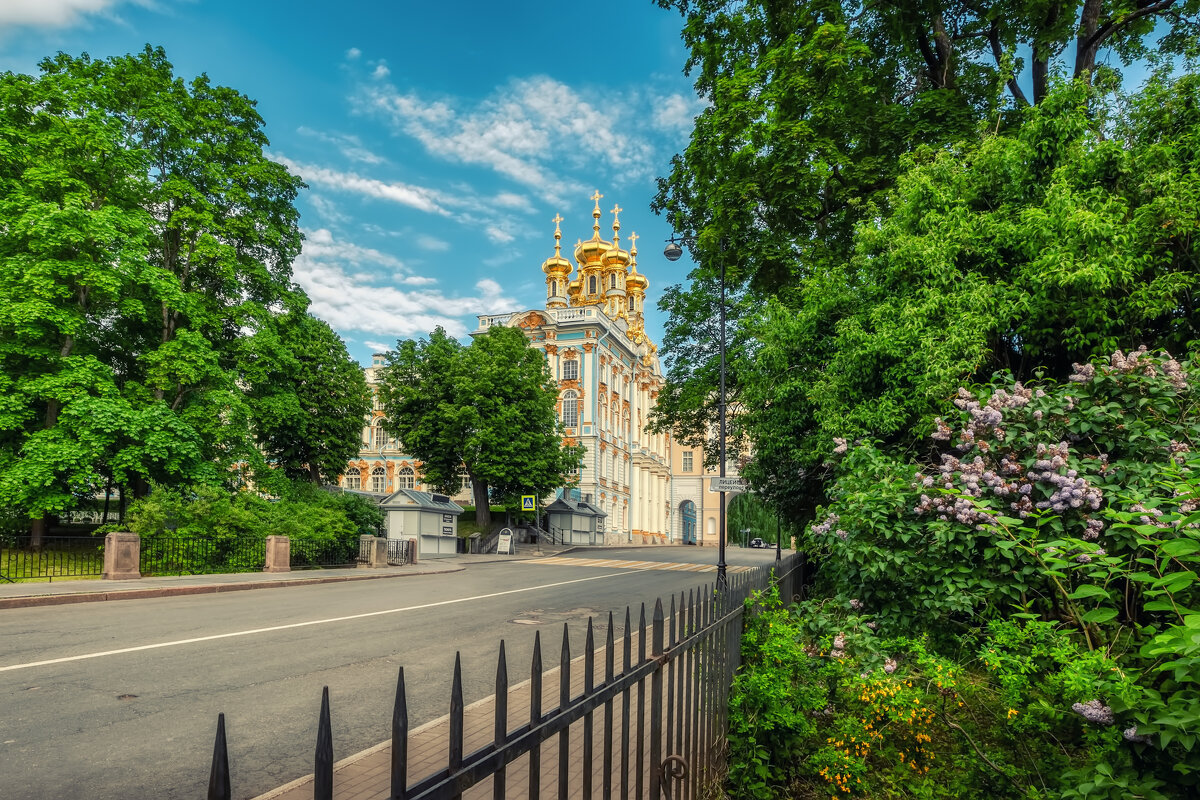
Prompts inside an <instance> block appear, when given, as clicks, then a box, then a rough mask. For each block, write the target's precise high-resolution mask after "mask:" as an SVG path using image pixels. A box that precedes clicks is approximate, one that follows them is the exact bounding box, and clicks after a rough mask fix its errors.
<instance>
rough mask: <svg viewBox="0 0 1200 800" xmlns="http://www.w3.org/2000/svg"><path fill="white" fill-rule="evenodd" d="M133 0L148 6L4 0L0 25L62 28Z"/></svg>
mask: <svg viewBox="0 0 1200 800" xmlns="http://www.w3.org/2000/svg"><path fill="white" fill-rule="evenodd" d="M128 2H133V3H134V4H136V5H140V6H148V5H149V2H147V0H3V2H0V25H36V26H40V27H46V28H62V27H67V26H69V25H74V24H75V23H76V22H78V21H79V20H80V18H81V17H85V16H88V15H92V14H98V13H100V12H103V11H106V10H108V9H110V8H115V7H116V6H118V5H123V4H127V3H128Z"/></svg>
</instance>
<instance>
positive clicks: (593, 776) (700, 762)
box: [208, 556, 800, 800]
mask: <svg viewBox="0 0 1200 800" xmlns="http://www.w3.org/2000/svg"><path fill="white" fill-rule="evenodd" d="M799 563H800V562H799V561H798V557H797V556H790V557H789V558H787V559H784V560H783V561H782V562H776V566H777V568H778V573H777V576H773V575H772V574H771V572H768V570H767V568H765V567H760V568H757V569H754V570H751V571H749V572H744V573H737V574H734V575H731V576H729V588H728V589H727V590H725V591H724V592H722V593H719V594H718V593H715V592H714V591H713V590H712V589H711V588H710V587H709V586H703V587H700V588H699V589H698V590H694V591H692V592H688V593H687V595H686V597H685V596H684V594H683V593H680V595H679V597H678V601H677V600H676V597H675V596H674V595H672V597H671V600H670V604H669V608H664V606H663V603H662V601H661V600H659V601H658V602H657V603H656V604H655V606H654V610H653V613H652V616H651V625H650V631H649V635H647V630H646V607H645V606H644V605H643V606H642V608H641V612H640V614H639V616H638V624H637V627H636V629H635V628H634V627H633V624H632V615H631V609H629V608H628V607H627V608H626V609H625V624H624V629H623V630H624V636H622V637H621V638H620V639H616V638H615V632H614V631H615V627H614V624H613V616H612V613H611V612H610V613H609V615H608V627H607V634H606V637H605V642H604V645H603V647H602V648H601V649H599V650H597V649H596V648H595V642H594V633H593V625H592V621H591V619H589V620H588V627H587V634H586V638H585V641H584V647H583V654H582V657H581V658H582V661H583V664H582V675H580V676H579V678H580V679H579V680H573V672H572V670H573V669H574V668H575V667H576V666H578V663H577V662H578V661H579V660H580V659H579V658H576V659H572V657H571V652H572V651H571V643H570V637H569V634H568V630H567V627H566V625H564V626H563V639H562V649H561V654H560V657H559V665H558V671H559V676H558V684H559V685H558V703H557V706H556V707H555V708H554V709H553V710H550V711H547V712H543V710H542V706H543V701H544V700H546V699H547V696H548V697H549V699H550V701H551V702H553V696H552V695H553V686H552V685H547V686H546V687H545V689H546V690H548V691H546V692H544V691H543V679H544V676H543V672H542V647H541V636H540V633H539V634H535V636H534V642H533V658H532V663H531V666H530V679H529V682H528V684H527V687H514V688H513V690H512V691H511V692H510V687H509V679H508V666H507V662H506V660H505V649H504V642H503V641H501V642H500V651H499V656H498V660H497V665H496V693H495V695H494V696H493V697H492V698H490V701H491V705H492V706H493V708H494V711H493V713H492V714H490V715H489V716H490V717H491V718H492V719H493V720H494V726H493V727H494V730H493V734H492V738H491V741H490V742H488V743H486V744H483V746H479V747H477V748H476V749H475V750H474V751H473V752H472V751H467V750H466V749H465V738H464V737H465V734H464V731H466V730H467V729H468V728H467V726H466V724H465V721H464V697H463V686H462V666H461V659H460V657H459V655H458V654H456V655H455V657H454V676H453V682H452V684H451V690H450V715H449V718H448V741H447V744H446V762H445V764H446V765H445V767H444V768H442V769H439V770H436V771H434V772H433V773H432V774H428V775H424V776H420V777H418V778H417V779H416V780H415V781H410V780H409V775H408V767H409V763H408V755H409V749H408V748H409V744H410V741H409V735H410V727H411V726H410V725H409V720H408V697H407V690H406V687H405V682H404V668H403V667H401V668H400V674H399V678H398V680H397V685H396V696H395V703H394V706H393V710H392V732H391V754H390V755H391V775H390V777H391V794H390V797H391V798H393V799H394V800H417V799H418V798H419V800H432V798H458V797H462V796H463V793H464V792H467V791H468V790H470V789H471V788H472V787H478V789H476V790H475V791H472V792H470V796H485V795H484V792H485V791H486V790H487V788H488V787H487V784H488V783H490V784H491V791H490V792H487V794H490V795H491V796H493V797H495V798H504V797H507V796H509V795H510V794H512V795H514V796H515V795H517V794H523V795H527V796H529V797H530V798H538V797H539V796H540V795H541V793H542V792H543V791H545V792H546V794H547V796H549V795H551V794H553V793H554V790H555V789H556V790H557V795H558V796H559V797H567V796H570V795H572V794H573V792H574V791H575V790H576V787H578V790H579V791H580V792H581V794H582V796H583V797H585V798H590V797H592V796H593V793H594V790H596V789H598V792H599V794H600V796H602V797H604V798H611V797H613V796H614V795H615V796H616V797H621V798H628V797H637V798H649V800H659V799H660V798H662V797H663V796H664V795H665V796H666V797H667V798H668V800H669V799H670V798H680V797H687V798H695V797H701V796H704V793H705V792H706V791H707V790H708V789H710V788H711V787H712V785H713V784H715V783H716V782H718V781H719V780H720V779H721V776H722V774H723V771H724V767H725V764H724V752H725V747H724V745H725V735H726V729H727V717H726V714H727V703H726V701H727V699H728V695H729V689H730V686H731V683H732V680H733V675H734V673H735V672H736V671H737V668H738V666H739V665H740V664H741V634H742V618H743V614H744V613H745V611H744V608H745V601H746V599H748V598H749V596H750V594H751V592H753V591H755V590H758V589H763V588H766V587H767V585H768V584H769V583H771V582H776V583H778V584H779V585H780V589H781V593H782V594H783V596H784V597H787V598H790V597H791V596H792V594H793V592H794V591H795V590H796V589H797V588H798V587H797V586H796V584H795V579H796V568H797V566H798V565H799ZM618 642H620V656H619V662H620V666H619V670H620V671H619V672H618ZM647 650H649V652H648V653H647ZM635 653H636V655H635ZM597 656H599V661H600V662H602V664H601V663H598V660H597ZM576 674H577V673H576ZM510 703H516V704H518V705H520V704H521V703H524V704H525V705H526V706H527V708H526V709H521V708H518V709H517V710H518V711H527V715H528V717H527V718H528V722H525V723H523V724H518V725H517V727H515V728H514V727H512V726H511V724H510V718H509V708H510ZM479 706H480V704H474V705H473V706H472V709H473V710H474V709H475V708H477V707H479ZM330 715H331V711H330V706H329V688H328V687H325V689H324V691H323V692H322V696H321V712H320V718H319V721H318V725H317V749H316V757H315V760H314V774H313V793H314V798H315V799H316V800H331V798H332V797H333V790H334V785H333V784H334V769H333V765H334V754H333V734H332V726H331V724H330ZM423 727H427V726H423ZM573 740H574V741H576V742H579V743H580V744H581V748H580V750H581V752H579V753H574V751H573V748H572V741H573ZM544 745H545V746H546V748H547V753H546V755H548V756H549V758H548V760H553V761H556V762H557V768H556V769H552V770H550V771H547V772H546V773H545V774H543V770H542V755H543V752H542V750H543V746H544ZM597 749H599V751H600V755H599V757H597ZM518 760H520V762H521V763H514V762H518ZM510 767H511V768H510ZM489 778H490V779H491V780H490V781H489V780H488V779H489ZM208 796H209V798H210V800H225V799H226V798H231V797H232V796H233V795H232V791H231V780H230V775H229V755H228V744H227V740H226V735H225V715H224V714H221V715H219V716H218V718H217V736H216V742H215V744H214V748H213V761H212V771H211V773H210V781H209V793H208Z"/></svg>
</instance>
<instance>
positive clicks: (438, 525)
mask: <svg viewBox="0 0 1200 800" xmlns="http://www.w3.org/2000/svg"><path fill="white" fill-rule="evenodd" d="M379 507H380V508H381V509H382V510H383V513H384V515H385V518H386V519H385V521H384V527H385V529H386V530H387V538H389V539H416V540H417V553H418V558H419V559H426V558H447V557H450V556H453V555H455V553H457V552H458V515H459V514H461V513H462V506H460V505H459V504H458V503H455V502H454V501H453V500H451V499H450V498H449V497H447V496H446V495H444V494H432V493H430V492H421V491H417V490H416V489H400V490H399V491H396V492H393V493H392V494H390V495H388V496H387V497H385V498H384V499H383V501H382V502H380V504H379Z"/></svg>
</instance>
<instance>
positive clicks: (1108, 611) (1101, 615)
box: [1083, 608, 1117, 623]
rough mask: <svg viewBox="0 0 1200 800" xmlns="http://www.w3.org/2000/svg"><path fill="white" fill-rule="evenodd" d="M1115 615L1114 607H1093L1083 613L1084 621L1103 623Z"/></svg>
mask: <svg viewBox="0 0 1200 800" xmlns="http://www.w3.org/2000/svg"><path fill="white" fill-rule="evenodd" d="M1116 616H1117V610H1116V609H1115V608H1093V609H1092V610H1091V611H1089V612H1087V613H1086V614H1084V615H1083V621H1084V622H1096V623H1103V622H1108V621H1109V620H1111V619H1113V618H1115V617H1116Z"/></svg>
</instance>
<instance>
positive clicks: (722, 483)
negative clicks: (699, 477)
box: [708, 478, 750, 492]
mask: <svg viewBox="0 0 1200 800" xmlns="http://www.w3.org/2000/svg"><path fill="white" fill-rule="evenodd" d="M708 490H709V491H710V492H746V491H749V490H750V484H749V483H747V482H746V479H745V478H713V479H712V481H711V482H710V483H709V484H708Z"/></svg>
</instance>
